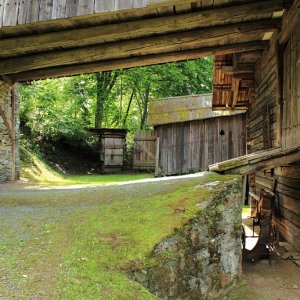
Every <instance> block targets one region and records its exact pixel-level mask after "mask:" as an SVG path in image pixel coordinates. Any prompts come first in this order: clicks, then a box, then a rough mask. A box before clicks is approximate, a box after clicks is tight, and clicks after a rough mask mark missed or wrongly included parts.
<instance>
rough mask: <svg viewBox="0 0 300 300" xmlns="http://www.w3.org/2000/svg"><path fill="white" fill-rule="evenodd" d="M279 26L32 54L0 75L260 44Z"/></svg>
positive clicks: (10, 61) (2, 67) (6, 63)
mask: <svg viewBox="0 0 300 300" xmlns="http://www.w3.org/2000/svg"><path fill="white" fill-rule="evenodd" d="M277 24H278V21H277V20H262V21H257V22H256V23H251V22H250V23H240V24H233V25H224V26H218V27H210V28H205V29H197V30H192V31H186V32H179V33H171V34H165V35H162V36H154V37H146V38H141V39H136V40H126V41H120V42H115V43H107V44H103V45H96V46H95V45H93V46H89V47H83V48H76V49H66V50H60V51H53V52H47V53H41V54H31V55H28V56H26V57H16V58H7V59H5V60H1V61H0V74H12V73H19V72H24V71H28V70H35V69H43V68H49V67H55V66H62V65H72V64H79V63H89V62H93V61H101V60H109V59H120V58H127V57H131V56H141V55H148V54H155V53H156V54H158V53H169V52H177V51H178V52H180V50H181V49H182V50H191V49H195V48H202V47H208V46H210V47H214V46H218V45H219V44H220V43H222V41H223V39H224V38H223V36H227V37H228V38H229V40H232V41H234V40H236V39H237V40H239V39H246V40H247V39H248V40H247V41H251V39H252V37H253V38H254V39H255V40H257V37H258V39H259V37H260V36H261V34H263V33H264V32H266V31H272V30H275V28H276V26H277ZM195 36H197V38H195ZM249 39H250V40H249ZM178 41H180V44H178ZM179 48H180V49H179Z"/></svg>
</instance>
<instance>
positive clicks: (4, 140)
mask: <svg viewBox="0 0 300 300" xmlns="http://www.w3.org/2000/svg"><path fill="white" fill-rule="evenodd" d="M13 89H15V86H10V85H9V84H7V83H5V82H3V81H0V108H1V109H2V110H3V111H4V114H5V116H6V118H7V119H8V122H9V124H10V126H11V124H12V122H11V121H12V91H13ZM15 94H16V92H15ZM15 108H16V109H15V130H14V135H15V146H14V148H15V151H14V152H15V158H14V159H15V165H14V166H13V163H12V141H11V138H10V136H9V130H8V128H7V127H6V125H5V123H4V120H3V118H2V117H1V115H0V183H1V182H6V181H11V180H14V179H18V178H19V171H20V170H19V169H20V164H19V161H20V158H19V123H20V122H19V114H18V100H17V97H15Z"/></svg>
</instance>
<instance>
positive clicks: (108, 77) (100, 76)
mask: <svg viewBox="0 0 300 300" xmlns="http://www.w3.org/2000/svg"><path fill="white" fill-rule="evenodd" d="M118 76H119V72H118V71H108V72H100V73H97V74H96V81H97V104H96V113H95V128H102V121H103V110H104V104H105V102H106V101H107V99H108V97H109V94H110V92H111V90H112V88H113V87H114V85H115V83H116V80H117V78H118Z"/></svg>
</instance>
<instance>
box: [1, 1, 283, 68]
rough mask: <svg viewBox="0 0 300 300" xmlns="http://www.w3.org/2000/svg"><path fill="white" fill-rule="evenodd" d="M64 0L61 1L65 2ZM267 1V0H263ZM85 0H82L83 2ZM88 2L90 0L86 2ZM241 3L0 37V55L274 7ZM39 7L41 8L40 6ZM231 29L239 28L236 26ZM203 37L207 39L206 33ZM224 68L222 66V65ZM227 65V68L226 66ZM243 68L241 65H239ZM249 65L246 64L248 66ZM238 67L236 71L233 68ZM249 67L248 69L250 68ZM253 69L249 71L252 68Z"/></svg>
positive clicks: (191, 25)
mask: <svg viewBox="0 0 300 300" xmlns="http://www.w3.org/2000/svg"><path fill="white" fill-rule="evenodd" d="M44 1H45V0H44ZM56 1H57V0H54V3H53V11H52V13H53V14H55V15H56V10H57V9H60V8H63V7H64V6H63V2H61V1H60V4H59V6H58V5H57V2H56ZM65 1H66V0H64V2H65ZM266 2H270V1H266ZM273 2H274V1H273ZM84 3H85V2H84ZM88 3H90V2H89V1H88ZM277 5H279V6H278V7H277V9H281V8H282V5H280V3H279V1H277ZM78 6H79V7H81V6H84V7H86V9H88V8H89V6H88V5H87V4H84V5H83V2H82V0H80V2H79V3H78ZM244 6H245V5H241V6H237V7H234V8H232V9H231V10H229V11H228V9H224V8H220V9H212V10H211V11H207V12H206V13H205V15H203V13H202V12H195V13H192V14H183V15H176V16H167V17H162V18H160V19H159V21H158V20H157V19H146V20H140V21H134V22H127V23H121V24H111V25H102V26H95V27H91V28H84V29H73V30H68V31H62V32H55V33H47V34H43V35H38V36H26V37H18V38H15V39H7V40H2V42H1V46H0V50H1V51H0V57H6V56H10V55H12V51H13V53H14V54H13V55H14V56H17V55H18V54H24V53H30V51H35V52H42V51H47V50H53V49H59V48H61V47H64V48H71V47H78V46H81V47H82V46H87V45H93V44H101V43H104V42H105V43H107V42H112V41H116V40H124V39H129V38H138V37H144V36H147V35H150V34H151V35H153V34H161V33H170V32H174V31H180V30H192V29H196V28H201V27H207V24H210V26H213V25H216V24H223V23H224V22H221V21H220V18H221V17H222V18H225V16H226V17H228V20H230V21H232V19H234V18H236V19H237V20H238V19H241V18H242V16H243V14H246V13H248V14H249V13H250V12H251V13H253V12H252V9H254V11H256V10H260V9H262V10H264V9H266V10H270V9H271V8H272V9H276V5H275V8H273V7H272V6H269V5H267V3H266V5H265V4H264V6H263V7H261V4H260V5H259V4H257V3H255V5H252V6H251V5H250V6H249V7H248V6H246V8H244ZM40 9H41V10H45V9H44V8H43V7H41V8H40ZM235 28H239V27H238V26H237V27H235ZM206 38H209V36H207V37H206ZM224 68H225V67H224ZM226 68H229V67H226ZM241 68H242V67H240V68H238V69H236V70H235V71H234V70H233V71H232V72H235V73H238V72H246V71H247V70H246V69H245V70H244V69H243V70H242V69H241ZM243 68H245V67H243ZM248 68H249V67H248ZM237 70H238V71H237ZM251 70H252V69H251ZM252 71H253V70H252Z"/></svg>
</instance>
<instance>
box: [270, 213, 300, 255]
mask: <svg viewBox="0 0 300 300" xmlns="http://www.w3.org/2000/svg"><path fill="white" fill-rule="evenodd" d="M273 224H274V225H276V226H277V227H278V229H279V231H280V233H281V234H282V235H283V236H284V238H285V239H286V240H287V241H289V242H290V243H291V244H292V245H294V246H295V247H296V248H297V249H298V250H300V234H299V233H300V230H299V228H298V227H297V226H295V225H294V224H292V223H291V222H289V221H288V220H287V219H285V218H281V219H280V220H278V219H276V218H275V219H274V220H273Z"/></svg>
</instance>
